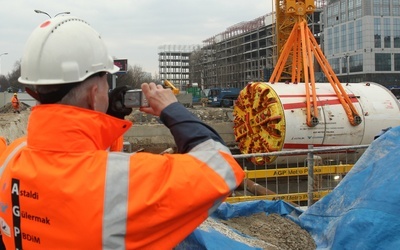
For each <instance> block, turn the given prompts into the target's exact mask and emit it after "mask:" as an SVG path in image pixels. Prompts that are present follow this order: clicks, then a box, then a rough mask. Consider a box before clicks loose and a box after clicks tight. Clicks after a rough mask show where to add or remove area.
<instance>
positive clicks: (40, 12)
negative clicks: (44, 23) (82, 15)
mask: <svg viewBox="0 0 400 250" xmlns="http://www.w3.org/2000/svg"><path fill="white" fill-rule="evenodd" d="M34 11H35V12H36V13H38V14H45V15H47V16H48V17H49V18H51V16H50V15H49V13H47V12H44V11H42V10H34ZM61 14H71V12H69V11H65V12H60V13H57V14H56V15H55V16H54V17H56V16H58V15H61Z"/></svg>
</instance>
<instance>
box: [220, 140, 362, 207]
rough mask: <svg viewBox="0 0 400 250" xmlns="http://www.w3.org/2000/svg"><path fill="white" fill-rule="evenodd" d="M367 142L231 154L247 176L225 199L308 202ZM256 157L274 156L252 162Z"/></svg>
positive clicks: (323, 192)
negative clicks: (363, 143) (266, 160)
mask: <svg viewBox="0 0 400 250" xmlns="http://www.w3.org/2000/svg"><path fill="white" fill-rule="evenodd" d="M368 146H369V145H357V146H340V147H318V148H313V147H312V146H309V148H308V149H304V150H303V149H302V150H291V151H279V152H271V153H259V154H240V155H234V158H235V159H236V160H237V161H238V162H239V163H240V164H241V165H242V167H243V169H244V171H245V174H246V176H245V179H244V181H243V182H242V184H241V185H240V187H239V188H238V189H237V190H236V191H235V192H234V193H233V194H232V195H231V197H229V198H228V199H227V202H231V203H234V202H241V201H249V200H260V199H268V200H285V201H287V202H290V203H293V204H294V205H298V206H309V205H311V204H313V203H314V202H315V201H317V200H319V199H320V198H322V197H323V196H325V195H326V194H328V193H329V192H330V191H332V190H333V189H334V188H335V187H336V186H337V185H338V184H339V182H340V181H341V180H342V178H343V177H344V176H345V175H346V174H347V173H348V172H349V171H350V169H351V168H352V167H353V165H354V164H355V163H356V162H357V160H358V159H359V158H360V157H361V155H362V154H363V153H364V151H365V150H366V148H367V147H368ZM275 158H276V159H275ZM257 159H258V160H259V159H275V160H274V161H273V162H272V163H265V164H262V165H258V164H255V163H254V162H257Z"/></svg>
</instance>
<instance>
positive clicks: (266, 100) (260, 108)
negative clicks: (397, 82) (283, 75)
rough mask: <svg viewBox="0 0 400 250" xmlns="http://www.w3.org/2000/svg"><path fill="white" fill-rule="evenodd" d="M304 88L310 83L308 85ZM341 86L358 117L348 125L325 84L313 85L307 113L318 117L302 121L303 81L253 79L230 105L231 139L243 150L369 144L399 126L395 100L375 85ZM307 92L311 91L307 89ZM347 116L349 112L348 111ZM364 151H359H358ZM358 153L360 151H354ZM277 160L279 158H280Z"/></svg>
mask: <svg viewBox="0 0 400 250" xmlns="http://www.w3.org/2000/svg"><path fill="white" fill-rule="evenodd" d="M308 87H309V86H308ZM342 87H343V89H344V91H345V92H346V93H343V94H344V95H347V96H348V97H349V99H350V100H351V103H352V105H353V106H354V108H355V110H356V111H357V113H358V115H359V117H360V118H361V123H360V124H358V125H352V124H351V122H350V120H349V117H348V114H347V113H346V109H345V108H344V106H343V105H345V106H346V105H347V104H346V103H344V104H342V103H341V102H340V98H339V97H338V94H339V95H341V94H340V93H338V94H337V93H335V89H334V87H333V86H332V85H331V84H330V83H316V84H315V95H316V102H317V105H316V106H317V113H318V114H315V113H314V109H313V106H312V105H313V102H312V101H311V97H310V101H311V106H310V107H309V109H311V114H312V115H313V117H315V118H317V119H318V123H317V124H316V125H315V126H309V125H308V124H307V111H308V110H307V99H306V98H307V97H306V85H305V84H304V83H296V84H295V83H282V82H280V83H266V82H260V83H252V84H249V85H248V86H247V87H246V88H245V89H243V90H242V91H241V94H240V96H239V98H238V100H237V104H236V105H235V109H234V114H235V126H234V131H235V138H236V140H237V142H238V145H239V148H240V150H241V151H242V153H244V154H246V153H267V152H274V151H282V150H294V149H307V148H308V147H309V146H310V145H313V146H314V147H335V146H352V145H367V144H370V143H371V142H372V141H373V140H374V137H375V136H377V135H378V134H380V133H381V131H382V130H383V129H386V128H388V127H396V126H399V125H400V103H399V101H398V100H397V99H396V97H395V96H394V95H393V94H392V93H391V92H390V91H389V90H388V89H387V88H385V87H384V86H382V85H379V84H377V83H371V82H368V83H367V82H362V83H347V84H342ZM310 93H312V91H311V89H310ZM350 116H351V117H352V114H350ZM360 151H361V152H363V151H364V150H358V152H359V153H360ZM359 155H361V154H359ZM280 158H281V157H280ZM275 159H276V157H266V158H264V160H261V159H260V158H256V159H253V160H252V161H254V162H256V163H257V164H264V163H271V162H273V161H275Z"/></svg>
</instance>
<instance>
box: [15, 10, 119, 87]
mask: <svg viewBox="0 0 400 250" xmlns="http://www.w3.org/2000/svg"><path fill="white" fill-rule="evenodd" d="M118 70H119V68H118V67H117V66H115V65H114V60H113V59H112V58H111V56H110V55H109V54H108V52H107V48H106V46H105V44H104V42H103V40H102V38H101V36H100V34H99V33H98V32H97V31H95V30H94V29H93V28H92V27H90V25H89V24H88V23H86V22H85V21H84V20H82V19H80V18H77V17H74V16H57V17H55V18H53V19H49V20H47V21H45V22H44V23H42V24H41V25H40V26H39V27H37V28H36V29H35V30H34V31H33V32H32V34H31V35H30V37H29V39H28V41H27V43H26V45H25V51H24V54H23V56H22V61H21V77H19V79H18V81H19V82H20V83H23V84H32V85H52V84H65V83H73V82H81V81H83V80H85V79H86V78H87V77H89V76H91V75H93V74H95V73H98V72H108V73H111V74H112V73H116V72H117V71H118Z"/></svg>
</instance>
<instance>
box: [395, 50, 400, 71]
mask: <svg viewBox="0 0 400 250" xmlns="http://www.w3.org/2000/svg"><path fill="white" fill-rule="evenodd" d="M394 71H400V54H394Z"/></svg>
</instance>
